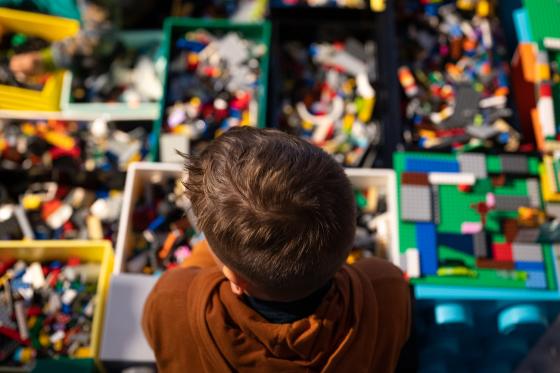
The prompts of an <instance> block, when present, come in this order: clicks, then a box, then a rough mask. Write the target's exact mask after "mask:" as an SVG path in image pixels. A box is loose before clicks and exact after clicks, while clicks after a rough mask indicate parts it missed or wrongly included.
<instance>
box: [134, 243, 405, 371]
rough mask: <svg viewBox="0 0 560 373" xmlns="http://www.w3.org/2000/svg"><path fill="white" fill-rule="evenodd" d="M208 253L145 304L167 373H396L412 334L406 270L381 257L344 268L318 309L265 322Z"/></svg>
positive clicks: (168, 277)
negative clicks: (294, 317) (298, 316)
mask: <svg viewBox="0 0 560 373" xmlns="http://www.w3.org/2000/svg"><path fill="white" fill-rule="evenodd" d="M212 263H213V262H212V260H211V257H210V256H209V254H208V252H206V250H199V252H197V251H196V250H195V251H194V252H193V256H192V257H191V258H190V260H189V262H188V266H189V268H180V269H174V270H170V271H168V272H166V273H165V274H164V275H163V276H162V277H161V279H160V280H159V281H158V283H157V284H156V286H155V287H154V289H153V290H152V293H151V294H150V296H149V297H148V300H147V301H146V304H145V307H144V316H143V322H142V324H143V328H144V333H145V335H146V338H147V340H148V342H149V344H150V346H151V347H152V349H153V350H154V353H155V355H156V359H157V366H158V370H159V371H160V372H162V373H167V372H219V373H221V372H237V371H239V372H255V373H256V372H258V373H261V372H351V373H358V372H393V371H394V369H395V366H396V363H397V360H398V357H399V353H400V349H401V347H402V346H403V344H404V342H405V341H406V339H407V338H408V333H409V327H410V298H409V290H408V285H407V283H406V282H405V281H404V280H403V278H402V273H401V272H400V271H399V270H398V269H397V268H396V267H394V266H393V265H392V264H390V263H388V262H386V261H383V260H380V259H364V260H362V261H360V262H358V263H356V264H354V265H353V266H344V267H343V268H342V269H341V270H340V271H339V272H338V273H337V274H336V275H335V278H334V281H333V284H332V286H331V288H330V289H329V291H328V292H327V294H326V295H325V297H324V299H323V301H322V303H321V304H320V305H319V307H318V308H317V309H316V311H315V312H314V313H313V314H312V315H310V316H308V317H306V318H303V319H300V320H297V321H295V322H293V323H286V324H276V323H270V322H268V321H267V320H265V319H264V318H263V317H262V316H261V315H260V314H258V313H257V312H256V311H255V310H253V309H252V308H251V307H250V306H248V305H247V304H246V303H245V302H243V300H242V299H241V298H239V297H238V296H236V295H235V294H234V293H233V292H232V291H231V287H230V285H229V282H228V281H227V279H226V278H225V277H224V276H223V275H222V273H221V272H220V271H219V269H218V268H217V267H216V266H212V265H211V264H212Z"/></svg>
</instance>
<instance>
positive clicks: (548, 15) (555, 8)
mask: <svg viewBox="0 0 560 373" xmlns="http://www.w3.org/2000/svg"><path fill="white" fill-rule="evenodd" d="M523 4H524V6H525V9H527V15H528V16H529V22H530V23H531V36H532V38H533V41H535V42H537V43H539V46H541V47H542V45H543V43H542V42H543V39H544V38H545V37H552V38H560V23H559V22H558V20H560V2H559V1H558V0H523Z"/></svg>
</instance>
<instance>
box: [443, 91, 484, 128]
mask: <svg viewBox="0 0 560 373" xmlns="http://www.w3.org/2000/svg"><path fill="white" fill-rule="evenodd" d="M479 101H480V93H478V92H477V91H476V90H475V89H474V88H473V85H472V84H471V83H460V84H457V86H456V87H455V110H454V112H453V115H452V116H451V117H450V118H449V119H447V120H445V121H444V122H443V123H441V125H442V127H444V128H457V127H465V126H466V125H468V124H470V123H472V122H473V118H474V115H475V114H476V113H477V109H478V104H479Z"/></svg>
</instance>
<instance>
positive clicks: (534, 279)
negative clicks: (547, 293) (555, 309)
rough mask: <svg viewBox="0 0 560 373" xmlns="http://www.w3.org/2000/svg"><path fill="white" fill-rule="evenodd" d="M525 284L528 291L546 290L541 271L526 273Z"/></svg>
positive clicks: (544, 279) (544, 278) (543, 275)
mask: <svg viewBox="0 0 560 373" xmlns="http://www.w3.org/2000/svg"><path fill="white" fill-rule="evenodd" d="M526 272H527V282H525V285H526V286H527V287H528V288H530V289H546V276H545V273H544V272H543V271H526Z"/></svg>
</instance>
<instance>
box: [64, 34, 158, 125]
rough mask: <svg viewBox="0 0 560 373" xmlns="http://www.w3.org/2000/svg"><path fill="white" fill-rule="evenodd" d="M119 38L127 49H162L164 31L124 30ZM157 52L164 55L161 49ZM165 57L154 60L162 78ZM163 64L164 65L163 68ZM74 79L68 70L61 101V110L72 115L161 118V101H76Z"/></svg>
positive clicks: (85, 116)
mask: <svg viewBox="0 0 560 373" xmlns="http://www.w3.org/2000/svg"><path fill="white" fill-rule="evenodd" d="M117 37H118V40H119V41H120V42H122V44H123V45H124V46H125V47H126V48H130V49H140V50H142V49H146V48H149V49H154V48H159V49H161V44H162V41H163V32H162V31H160V30H141V31H122V32H119V33H118V36H117ZM156 55H161V51H159V52H158V53H156ZM162 58H163V57H161V56H160V57H156V61H154V62H155V63H156V70H158V69H160V70H161V71H158V75H159V76H160V79H161V78H162V75H163V70H164V66H165V61H164V60H162ZM161 64H163V66H162V67H161V68H160V66H161ZM72 79H73V75H72V73H71V72H67V73H66V75H65V77H64V84H63V88H62V94H61V100H60V103H61V104H60V106H61V110H62V111H63V112H65V113H67V114H69V115H72V116H78V117H80V118H84V119H95V118H98V117H103V116H106V117H107V118H108V119H110V120H157V118H158V117H159V105H160V104H159V102H140V103H138V104H134V105H132V104H128V103H125V102H110V103H104V102H75V99H74V97H72Z"/></svg>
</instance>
